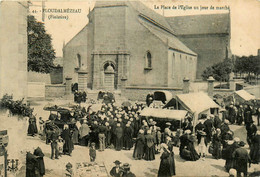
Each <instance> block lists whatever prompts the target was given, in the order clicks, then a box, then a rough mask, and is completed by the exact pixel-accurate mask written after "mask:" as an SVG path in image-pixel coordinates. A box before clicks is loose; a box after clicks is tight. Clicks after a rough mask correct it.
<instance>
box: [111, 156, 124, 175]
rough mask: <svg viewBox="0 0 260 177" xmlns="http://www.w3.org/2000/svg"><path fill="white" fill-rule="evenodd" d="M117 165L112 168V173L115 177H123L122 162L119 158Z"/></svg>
mask: <svg viewBox="0 0 260 177" xmlns="http://www.w3.org/2000/svg"><path fill="white" fill-rule="evenodd" d="M114 163H115V165H116V166H114V167H113V168H112V169H111V170H110V175H111V176H113V177H121V176H122V173H123V168H122V167H120V164H121V162H120V161H119V160H116V161H115V162H114Z"/></svg>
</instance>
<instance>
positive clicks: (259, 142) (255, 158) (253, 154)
mask: <svg viewBox="0 0 260 177" xmlns="http://www.w3.org/2000/svg"><path fill="white" fill-rule="evenodd" d="M250 158H251V160H252V163H259V162H260V135H256V136H254V137H253V139H252V147H251V149H250Z"/></svg>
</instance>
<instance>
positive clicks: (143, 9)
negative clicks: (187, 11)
mask: <svg viewBox="0 0 260 177" xmlns="http://www.w3.org/2000/svg"><path fill="white" fill-rule="evenodd" d="M128 3H129V4H130V5H131V6H132V7H133V8H134V9H135V10H137V11H138V12H139V14H141V15H143V16H145V17H148V18H149V19H151V20H153V21H155V22H157V23H158V24H160V25H162V26H163V27H165V28H166V29H168V30H169V31H171V32H172V28H171V26H170V25H169V23H168V22H167V20H166V18H165V17H164V16H162V15H160V14H158V13H156V12H155V11H154V10H152V9H150V8H149V7H147V6H146V5H144V4H143V3H142V2H140V1H138V0H137V1H128Z"/></svg>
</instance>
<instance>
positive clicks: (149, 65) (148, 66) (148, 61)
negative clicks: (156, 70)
mask: <svg viewBox="0 0 260 177" xmlns="http://www.w3.org/2000/svg"><path fill="white" fill-rule="evenodd" d="M145 60H146V62H145V64H146V66H145V69H152V55H151V53H150V52H149V51H148V52H147V53H146V56H145Z"/></svg>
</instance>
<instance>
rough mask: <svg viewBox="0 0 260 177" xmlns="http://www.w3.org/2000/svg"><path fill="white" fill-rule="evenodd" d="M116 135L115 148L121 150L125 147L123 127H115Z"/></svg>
mask: <svg viewBox="0 0 260 177" xmlns="http://www.w3.org/2000/svg"><path fill="white" fill-rule="evenodd" d="M115 136H116V137H115V149H116V150H117V151H120V150H121V149H122V148H123V129H122V128H121V127H117V128H116V129H115Z"/></svg>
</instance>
